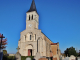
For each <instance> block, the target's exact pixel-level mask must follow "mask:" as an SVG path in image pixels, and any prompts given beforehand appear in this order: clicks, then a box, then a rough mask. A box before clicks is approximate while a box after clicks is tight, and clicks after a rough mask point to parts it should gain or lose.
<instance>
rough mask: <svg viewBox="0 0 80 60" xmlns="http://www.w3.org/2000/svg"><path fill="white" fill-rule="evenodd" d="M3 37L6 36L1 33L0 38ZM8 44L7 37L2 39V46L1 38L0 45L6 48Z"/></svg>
mask: <svg viewBox="0 0 80 60" xmlns="http://www.w3.org/2000/svg"><path fill="white" fill-rule="evenodd" d="M1 37H4V36H2V35H1V33H0V38H1ZM6 44H7V38H6V39H2V46H1V39H0V46H1V48H2V49H4V48H6V46H5V45H6Z"/></svg>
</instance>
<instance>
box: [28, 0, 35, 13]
mask: <svg viewBox="0 0 80 60" xmlns="http://www.w3.org/2000/svg"><path fill="white" fill-rule="evenodd" d="M31 11H36V12H37V10H36V5H35V2H34V0H33V1H32V4H31V7H30V9H29V10H28V12H31Z"/></svg>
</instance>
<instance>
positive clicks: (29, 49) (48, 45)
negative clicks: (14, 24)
mask: <svg viewBox="0 0 80 60" xmlns="http://www.w3.org/2000/svg"><path fill="white" fill-rule="evenodd" d="M40 18H41V17H40ZM38 25H39V14H38V13H37V9H36V5H35V2H34V0H33V1H32V3H31V7H30V9H29V10H28V11H27V12H26V29H25V30H24V31H22V32H21V33H20V40H19V41H18V47H19V48H20V49H19V53H20V54H21V56H36V55H37V53H39V54H40V56H41V57H43V56H44V57H46V58H49V57H53V58H54V59H57V60H59V56H60V49H59V42H58V43H53V42H52V41H51V40H50V39H49V38H48V37H47V36H46V35H45V34H44V33H43V32H42V31H41V30H39V29H38Z"/></svg>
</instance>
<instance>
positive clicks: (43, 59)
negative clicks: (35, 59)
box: [39, 58, 48, 60]
mask: <svg viewBox="0 0 80 60" xmlns="http://www.w3.org/2000/svg"><path fill="white" fill-rule="evenodd" d="M39 60H48V59H47V58H40V59H39Z"/></svg>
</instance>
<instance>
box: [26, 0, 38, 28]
mask: <svg viewBox="0 0 80 60" xmlns="http://www.w3.org/2000/svg"><path fill="white" fill-rule="evenodd" d="M26 15H27V16H26V29H29V28H30V29H34V28H35V29H38V25H39V20H38V19H39V15H38V13H37V10H36V5H35V2H34V0H33V1H32V4H31V7H30V9H29V10H28V11H27V12H26Z"/></svg>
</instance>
